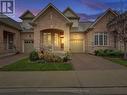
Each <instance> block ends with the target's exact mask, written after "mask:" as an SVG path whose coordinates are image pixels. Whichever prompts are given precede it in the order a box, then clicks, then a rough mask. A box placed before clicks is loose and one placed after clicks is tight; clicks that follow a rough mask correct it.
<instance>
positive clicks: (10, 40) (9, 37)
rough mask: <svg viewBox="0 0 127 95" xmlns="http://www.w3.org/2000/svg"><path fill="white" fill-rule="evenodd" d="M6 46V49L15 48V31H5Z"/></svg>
mask: <svg viewBox="0 0 127 95" xmlns="http://www.w3.org/2000/svg"><path fill="white" fill-rule="evenodd" d="M4 48H5V50H8V51H9V50H10V51H11V50H14V49H15V46H14V33H11V32H6V31H4Z"/></svg>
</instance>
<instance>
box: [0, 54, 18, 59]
mask: <svg viewBox="0 0 127 95" xmlns="http://www.w3.org/2000/svg"><path fill="white" fill-rule="evenodd" d="M15 54H16V53H4V54H0V59H1V58H5V57H8V56H12V55H15Z"/></svg>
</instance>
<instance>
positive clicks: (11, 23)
mask: <svg viewBox="0 0 127 95" xmlns="http://www.w3.org/2000/svg"><path fill="white" fill-rule="evenodd" d="M0 15H1V17H0V23H3V24H5V25H7V26H10V27H13V28H15V29H17V30H21V26H20V23H19V22H17V21H15V20H13V19H12V18H10V17H8V16H6V15H4V14H1V13H0Z"/></svg>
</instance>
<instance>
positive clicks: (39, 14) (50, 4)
mask: <svg viewBox="0 0 127 95" xmlns="http://www.w3.org/2000/svg"><path fill="white" fill-rule="evenodd" d="M51 7H52V8H53V9H55V10H56V11H57V12H58V13H59V14H60V15H61V16H63V17H64V18H65V20H66V21H68V22H69V23H71V21H70V20H69V19H68V18H67V17H66V16H65V15H64V14H63V13H62V12H61V11H60V10H59V9H57V8H56V7H55V6H54V5H53V4H52V3H49V4H48V5H47V6H46V7H45V8H44V9H43V10H42V11H40V12H39V13H38V14H37V16H36V17H35V18H34V19H33V20H32V22H34V21H36V20H37V19H38V18H39V17H40V16H41V15H42V14H44V13H45V12H46V10H47V9H49V8H51Z"/></svg>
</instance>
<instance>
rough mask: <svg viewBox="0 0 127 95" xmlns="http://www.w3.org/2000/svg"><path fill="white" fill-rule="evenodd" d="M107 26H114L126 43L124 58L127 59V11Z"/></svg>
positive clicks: (109, 27) (110, 27)
mask: <svg viewBox="0 0 127 95" xmlns="http://www.w3.org/2000/svg"><path fill="white" fill-rule="evenodd" d="M107 26H108V29H109V30H111V29H112V28H113V30H115V31H116V32H117V33H116V34H117V37H118V39H119V40H121V41H122V42H123V43H124V59H127V12H125V13H123V14H121V15H119V16H117V17H115V18H113V19H112V20H111V21H109V23H108V25H107Z"/></svg>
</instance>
